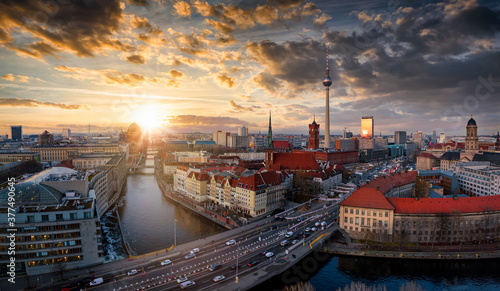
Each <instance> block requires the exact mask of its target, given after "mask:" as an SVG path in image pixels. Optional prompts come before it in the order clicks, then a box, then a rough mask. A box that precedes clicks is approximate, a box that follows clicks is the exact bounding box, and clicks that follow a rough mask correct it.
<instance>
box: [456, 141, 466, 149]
mask: <svg viewBox="0 0 500 291" xmlns="http://www.w3.org/2000/svg"><path fill="white" fill-rule="evenodd" d="M457 149H465V142H459V143H457Z"/></svg>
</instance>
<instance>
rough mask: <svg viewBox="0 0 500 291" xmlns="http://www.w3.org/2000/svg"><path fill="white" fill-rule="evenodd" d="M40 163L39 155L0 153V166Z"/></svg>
mask: <svg viewBox="0 0 500 291" xmlns="http://www.w3.org/2000/svg"><path fill="white" fill-rule="evenodd" d="M18 161H21V162H25V161H35V162H39V161H40V153H24V152H6V153H0V165H3V164H9V163H14V162H18Z"/></svg>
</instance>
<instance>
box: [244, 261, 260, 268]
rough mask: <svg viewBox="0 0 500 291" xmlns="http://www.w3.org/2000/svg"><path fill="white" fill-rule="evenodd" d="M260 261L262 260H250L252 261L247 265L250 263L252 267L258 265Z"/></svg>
mask: <svg viewBox="0 0 500 291" xmlns="http://www.w3.org/2000/svg"><path fill="white" fill-rule="evenodd" d="M258 263H260V262H259V261H258V260H255V261H251V262H250V263H248V264H247V265H248V266H249V267H252V266H255V265H257V264H258Z"/></svg>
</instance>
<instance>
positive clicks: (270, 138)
mask: <svg viewBox="0 0 500 291" xmlns="http://www.w3.org/2000/svg"><path fill="white" fill-rule="evenodd" d="M266 149H268V150H272V149H273V128H272V126H271V111H269V129H268V131H267V146H266Z"/></svg>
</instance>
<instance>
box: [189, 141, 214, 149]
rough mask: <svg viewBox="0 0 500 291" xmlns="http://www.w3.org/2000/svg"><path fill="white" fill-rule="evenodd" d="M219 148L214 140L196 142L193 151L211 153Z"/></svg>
mask: <svg viewBox="0 0 500 291" xmlns="http://www.w3.org/2000/svg"><path fill="white" fill-rule="evenodd" d="M216 147H217V144H216V143H215V141H213V140H195V141H194V142H193V150H195V151H211V150H213V149H214V148H216Z"/></svg>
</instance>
